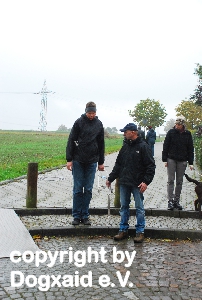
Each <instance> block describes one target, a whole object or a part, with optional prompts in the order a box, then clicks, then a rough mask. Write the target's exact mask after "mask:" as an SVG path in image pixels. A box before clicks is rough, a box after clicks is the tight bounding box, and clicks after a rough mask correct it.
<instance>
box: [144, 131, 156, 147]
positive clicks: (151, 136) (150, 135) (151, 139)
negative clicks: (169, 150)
mask: <svg viewBox="0 0 202 300" xmlns="http://www.w3.org/2000/svg"><path fill="white" fill-rule="evenodd" d="M146 142H147V143H148V144H149V145H154V144H155V142H156V132H155V131H154V129H153V128H151V129H149V131H148V132H147V136H146Z"/></svg>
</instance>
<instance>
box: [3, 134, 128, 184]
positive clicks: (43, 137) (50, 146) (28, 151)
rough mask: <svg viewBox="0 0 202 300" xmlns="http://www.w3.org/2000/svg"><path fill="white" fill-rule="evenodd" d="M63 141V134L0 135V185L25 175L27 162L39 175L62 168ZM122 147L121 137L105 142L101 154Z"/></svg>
mask: <svg viewBox="0 0 202 300" xmlns="http://www.w3.org/2000/svg"><path fill="white" fill-rule="evenodd" d="M67 139H68V134H67V133H56V132H26V131H0V181H3V180H8V179H13V178H17V177H19V176H22V175H26V174H27V166H28V163H29V162H37V163H38V169H39V171H43V170H46V169H50V168H53V167H59V166H61V165H65V164H66V159H65V156H66V154H65V153H66V144H67ZM122 143H123V137H122V136H114V137H111V138H107V139H106V140H105V153H106V154H109V153H113V152H115V151H118V150H119V149H120V148H121V146H122Z"/></svg>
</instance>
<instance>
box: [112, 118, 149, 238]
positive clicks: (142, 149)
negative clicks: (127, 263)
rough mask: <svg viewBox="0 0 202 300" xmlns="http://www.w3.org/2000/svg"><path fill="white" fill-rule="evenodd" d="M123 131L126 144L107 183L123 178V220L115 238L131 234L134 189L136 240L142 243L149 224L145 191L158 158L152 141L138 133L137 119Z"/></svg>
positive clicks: (121, 190)
mask: <svg viewBox="0 0 202 300" xmlns="http://www.w3.org/2000/svg"><path fill="white" fill-rule="evenodd" d="M120 131H122V132H124V137H125V140H124V144H123V146H122V148H121V150H120V151H119V154H118V156H117V159H116V162H115V166H114V168H113V170H112V172H111V173H110V174H109V177H108V180H107V182H106V185H107V186H108V187H110V185H111V182H113V181H114V180H115V179H116V178H119V183H120V202H121V209H120V215H121V222H120V229H119V233H118V234H117V235H115V237H114V239H115V240H117V241H119V240H122V239H125V238H127V237H128V228H129V224H128V221H129V204H130V197H131V193H132V194H133V196H134V200H135V208H136V219H137V225H136V237H135V238H134V242H135V243H142V242H143V240H144V228H145V210H144V204H143V200H144V196H143V193H144V191H145V190H146V189H147V186H148V185H149V184H150V183H151V182H152V180H153V177H154V174H155V162H154V159H153V157H152V153H151V150H150V149H149V146H148V144H147V143H146V142H144V141H143V140H142V139H141V138H140V137H138V130H137V126H136V125H135V124H134V123H129V124H127V125H126V126H125V127H124V128H123V129H120Z"/></svg>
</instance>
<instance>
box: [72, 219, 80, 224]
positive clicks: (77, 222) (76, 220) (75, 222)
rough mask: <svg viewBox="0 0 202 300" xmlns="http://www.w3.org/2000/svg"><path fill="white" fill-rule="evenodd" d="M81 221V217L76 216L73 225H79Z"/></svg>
mask: <svg viewBox="0 0 202 300" xmlns="http://www.w3.org/2000/svg"><path fill="white" fill-rule="evenodd" d="M79 223H80V219H77V218H74V220H73V221H72V225H79Z"/></svg>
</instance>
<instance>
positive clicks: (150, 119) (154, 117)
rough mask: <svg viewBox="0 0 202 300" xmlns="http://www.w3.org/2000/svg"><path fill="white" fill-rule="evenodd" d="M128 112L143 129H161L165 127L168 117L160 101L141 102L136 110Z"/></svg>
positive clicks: (147, 100) (148, 100)
mask: <svg viewBox="0 0 202 300" xmlns="http://www.w3.org/2000/svg"><path fill="white" fill-rule="evenodd" d="M128 112H129V115H130V116H131V117H133V121H134V122H136V123H138V124H139V125H141V126H143V127H146V126H152V127H153V128H155V127H159V126H161V125H163V123H164V122H165V117H166V116H167V113H166V110H165V107H164V106H162V105H161V104H160V102H159V101H155V100H154V99H149V98H147V99H146V100H140V103H138V104H137V105H136V106H135V108H134V110H133V111H131V110H129V111H128Z"/></svg>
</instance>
